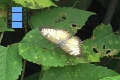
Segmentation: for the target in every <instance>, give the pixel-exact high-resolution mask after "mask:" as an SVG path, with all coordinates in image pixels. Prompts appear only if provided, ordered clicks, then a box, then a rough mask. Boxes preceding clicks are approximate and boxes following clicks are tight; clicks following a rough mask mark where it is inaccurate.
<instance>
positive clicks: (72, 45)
mask: <svg viewBox="0 0 120 80" xmlns="http://www.w3.org/2000/svg"><path fill="white" fill-rule="evenodd" d="M39 31H40V33H41V34H42V35H43V36H44V37H45V38H46V39H48V40H49V41H51V42H52V43H54V44H56V45H57V46H58V47H60V48H61V49H62V50H63V51H65V52H66V53H68V54H70V55H73V56H81V53H82V50H81V47H80V44H81V40H80V39H79V38H78V37H77V36H72V35H71V34H70V33H69V32H68V31H66V30H64V29H60V28H55V29H54V28H39Z"/></svg>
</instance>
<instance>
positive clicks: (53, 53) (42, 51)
mask: <svg viewBox="0 0 120 80" xmlns="http://www.w3.org/2000/svg"><path fill="white" fill-rule="evenodd" d="M55 47H56V45H54V44H53V43H51V42H50V41H48V40H47V39H45V38H44V37H43V36H42V34H40V32H39V31H38V29H34V30H32V31H30V32H29V33H27V34H26V35H25V37H24V38H23V39H22V41H21V42H20V43H19V54H20V55H21V56H22V57H23V58H24V59H27V60H28V61H31V62H33V63H37V64H42V65H44V66H64V65H75V64H78V63H86V62H87V63H88V61H87V59H86V58H83V57H81V58H77V57H73V56H70V55H68V54H67V53H65V52H64V51H62V50H61V49H60V48H55Z"/></svg>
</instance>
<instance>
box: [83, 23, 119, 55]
mask: <svg viewBox="0 0 120 80" xmlns="http://www.w3.org/2000/svg"><path fill="white" fill-rule="evenodd" d="M83 45H84V46H83V47H85V49H86V50H83V51H87V52H88V53H90V54H92V55H95V53H96V54H98V55H99V56H101V57H103V56H108V55H110V56H113V55H117V54H118V53H119V51H120V36H119V35H116V34H114V33H113V32H112V28H111V26H110V25H108V26H105V25H103V24H101V25H99V26H98V27H97V28H96V29H95V30H94V32H93V36H92V37H91V39H88V40H85V41H84V42H83ZM93 49H95V50H96V52H95V51H94V50H93ZM108 50H109V52H107V51H108Z"/></svg>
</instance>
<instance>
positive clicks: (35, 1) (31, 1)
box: [13, 0, 56, 9]
mask: <svg viewBox="0 0 120 80" xmlns="http://www.w3.org/2000/svg"><path fill="white" fill-rule="evenodd" d="M13 1H15V2H16V3H18V4H21V5H23V6H24V7H27V8H31V9H40V8H45V7H50V6H56V5H55V4H54V3H53V2H52V1H51V0H13Z"/></svg>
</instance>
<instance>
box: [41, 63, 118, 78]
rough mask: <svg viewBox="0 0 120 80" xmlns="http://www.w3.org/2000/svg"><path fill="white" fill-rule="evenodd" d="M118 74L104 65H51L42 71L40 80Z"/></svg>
mask: <svg viewBox="0 0 120 80" xmlns="http://www.w3.org/2000/svg"><path fill="white" fill-rule="evenodd" d="M117 75H119V74H118V73H116V72H115V71H112V70H110V69H107V68H106V67H101V66H95V65H92V64H85V63H84V64H78V65H72V66H66V67H51V68H50V69H49V70H47V71H46V72H44V74H43V77H42V80H99V79H102V78H105V77H113V76H117Z"/></svg>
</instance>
